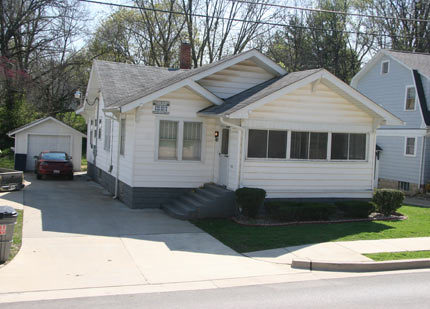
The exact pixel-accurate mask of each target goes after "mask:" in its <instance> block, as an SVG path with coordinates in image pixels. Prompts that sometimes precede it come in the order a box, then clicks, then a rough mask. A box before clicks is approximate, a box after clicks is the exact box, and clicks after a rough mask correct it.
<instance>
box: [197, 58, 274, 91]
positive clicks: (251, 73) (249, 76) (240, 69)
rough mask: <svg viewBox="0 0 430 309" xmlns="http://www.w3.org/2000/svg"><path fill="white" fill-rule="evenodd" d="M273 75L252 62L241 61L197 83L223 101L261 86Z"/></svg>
mask: <svg viewBox="0 0 430 309" xmlns="http://www.w3.org/2000/svg"><path fill="white" fill-rule="evenodd" d="M274 77H275V75H273V74H272V73H269V72H267V71H266V70H264V69H263V68H261V67H259V66H258V65H257V64H256V63H255V62H253V61H252V60H246V61H242V62H240V63H238V64H235V65H232V66H231V67H229V68H227V69H224V70H221V71H219V72H217V73H215V74H212V75H210V76H208V77H205V78H203V79H201V80H199V81H198V83H199V84H200V85H202V86H203V87H205V88H206V89H208V90H209V91H210V92H212V93H213V94H215V95H216V96H218V97H220V98H222V99H225V98H228V97H231V96H233V95H235V94H238V93H240V92H242V91H244V90H247V89H249V88H251V87H253V86H256V85H258V84H261V83H263V82H265V81H267V80H269V79H272V78H274Z"/></svg>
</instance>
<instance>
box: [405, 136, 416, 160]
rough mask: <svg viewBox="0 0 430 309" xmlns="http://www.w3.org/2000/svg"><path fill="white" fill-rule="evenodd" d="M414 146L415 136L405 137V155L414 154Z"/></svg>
mask: <svg viewBox="0 0 430 309" xmlns="http://www.w3.org/2000/svg"><path fill="white" fill-rule="evenodd" d="M415 146H416V138H415V137H407V138H406V142H405V155H406V156H415V151H416V149H415Z"/></svg>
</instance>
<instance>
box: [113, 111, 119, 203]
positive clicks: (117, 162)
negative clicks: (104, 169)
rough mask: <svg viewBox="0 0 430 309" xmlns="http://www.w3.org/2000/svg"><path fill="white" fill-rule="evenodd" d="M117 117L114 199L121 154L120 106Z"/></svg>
mask: <svg viewBox="0 0 430 309" xmlns="http://www.w3.org/2000/svg"><path fill="white" fill-rule="evenodd" d="M117 119H118V138H117V144H118V147H117V152H116V177H115V195H114V197H113V198H114V199H117V198H118V188H119V156H120V154H121V108H120V109H119V114H118V116H117Z"/></svg>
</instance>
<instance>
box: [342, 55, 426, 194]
mask: <svg viewBox="0 0 430 309" xmlns="http://www.w3.org/2000/svg"><path fill="white" fill-rule="evenodd" d="M351 85H352V86H353V87H354V88H356V89H357V90H359V91H360V92H361V93H363V94H364V95H366V96H367V97H369V98H370V99H371V100H373V101H374V102H376V103H378V104H379V105H380V106H381V107H383V108H385V109H386V110H388V111H390V112H391V113H393V114H395V115H396V116H397V117H399V118H400V119H402V120H403V121H404V125H402V126H394V127H387V126H382V127H381V128H379V129H378V131H377V136H378V137H377V144H378V146H380V147H381V148H382V151H381V152H380V160H379V187H385V188H387V187H388V188H396V189H397V188H398V189H402V190H404V191H406V192H409V193H414V192H417V191H418V190H419V189H420V188H421V187H423V186H424V185H425V184H427V183H429V182H430V140H429V133H430V132H429V128H428V126H429V125H430V112H429V104H430V101H429V98H430V54H420V53H413V52H399V51H391V50H381V51H379V52H378V53H377V54H376V55H375V57H373V58H372V59H371V60H370V61H369V63H367V64H366V66H364V68H363V69H362V70H361V71H360V72H358V73H357V74H356V75H355V76H354V78H353V79H352V82H351Z"/></svg>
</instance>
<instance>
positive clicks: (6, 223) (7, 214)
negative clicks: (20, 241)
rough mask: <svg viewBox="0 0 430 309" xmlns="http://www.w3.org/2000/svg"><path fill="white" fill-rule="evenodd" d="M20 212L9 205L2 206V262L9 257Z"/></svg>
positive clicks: (0, 215)
mask: <svg viewBox="0 0 430 309" xmlns="http://www.w3.org/2000/svg"><path fill="white" fill-rule="evenodd" d="M17 218H18V213H17V212H16V210H15V209H13V208H12V207H9V206H0V263H4V262H6V261H7V259H8V258H9V254H10V247H11V245H12V240H13V230H14V228H15V224H16V219H17Z"/></svg>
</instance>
